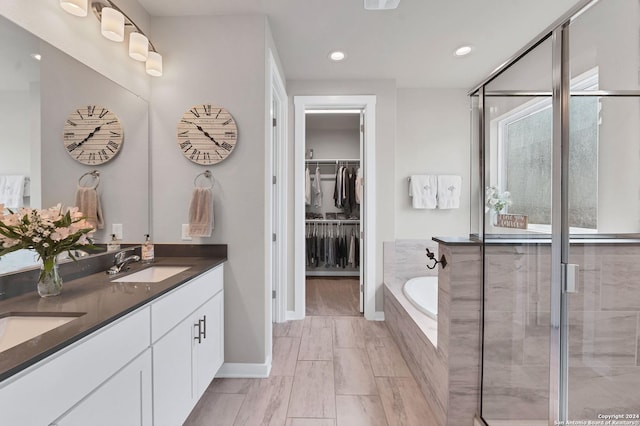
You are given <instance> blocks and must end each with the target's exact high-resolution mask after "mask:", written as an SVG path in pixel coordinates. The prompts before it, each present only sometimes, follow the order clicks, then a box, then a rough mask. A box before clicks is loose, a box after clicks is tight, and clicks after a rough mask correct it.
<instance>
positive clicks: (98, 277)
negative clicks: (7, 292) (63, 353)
mask: <svg viewBox="0 0 640 426" xmlns="http://www.w3.org/2000/svg"><path fill="white" fill-rule="evenodd" d="M225 251H226V250H225ZM166 254H168V255H171V254H172V253H166ZM225 260H227V258H226V256H214V257H156V259H155V263H154V264H153V265H164V266H174V265H175V266H189V269H187V270H185V271H183V272H180V273H178V274H176V275H174V276H172V277H170V278H167V279H166V280H164V281H161V282H157V283H126V282H119V283H112V282H111V280H113V279H117V278H121V277H123V276H126V275H128V274H131V273H135V272H137V271H139V270H141V269H144V268H147V267H149V266H152V265H143V264H141V263H137V264H132V265H131V266H132V267H131V269H130V270H129V271H127V272H124V273H121V274H118V275H107V274H106V273H105V272H104V271H101V272H97V273H94V274H91V275H87V276H85V277H81V278H77V279H73V280H70V281H65V282H64V285H63V289H62V294H61V295H59V296H55V297H49V298H41V297H40V296H38V294H37V293H36V292H35V291H34V292H30V293H27V294H24V295H21V296H17V297H12V298H10V299H7V300H3V301H0V315H2V314H6V313H31V312H34V313H37V314H42V313H53V314H54V315H60V314H61V313H70V314H75V313H80V314H82V315H81V316H79V317H78V318H77V319H74V320H72V321H69V322H68V323H66V324H64V325H62V326H60V327H58V328H55V329H53V330H50V331H48V332H46V333H44V334H41V335H40V336H37V337H34V338H33V339H31V340H27V341H26V342H23V343H21V344H19V345H17V346H14V347H12V348H10V349H7V350H6V351H3V352H2V353H1V354H0V381H2V380H5V379H7V378H9V377H11V376H12V375H14V374H16V373H18V372H19V371H22V370H24V369H25V368H27V367H29V366H31V365H33V364H35V363H36V362H38V361H40V360H42V359H44V358H46V357H48V356H50V355H51V354H53V353H55V352H57V351H59V350H61V349H62V348H64V347H66V346H68V345H70V344H72V343H74V342H76V341H78V340H80V339H81V338H83V337H85V336H87V335H89V334H90V333H93V332H94V331H96V330H98V329H100V328H101V327H104V326H105V325H107V324H109V323H111V322H113V321H115V320H116V319H118V318H120V317H122V316H124V315H126V314H127V313H129V312H132V311H134V310H135V309H137V308H139V307H141V306H143V305H145V304H147V303H149V302H150V301H152V300H154V299H156V298H157V297H159V296H161V295H163V294H165V293H167V292H168V291H170V290H172V289H174V288H176V287H178V286H180V285H181V284H184V283H185V282H187V281H189V280H191V279H192V278H194V277H196V276H198V275H200V274H202V273H203V272H206V271H208V270H209V269H212V268H214V267H216V266H218V265H220V264H221V263H223V262H224V261H225Z"/></svg>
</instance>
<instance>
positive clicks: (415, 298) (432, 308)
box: [402, 277, 438, 321]
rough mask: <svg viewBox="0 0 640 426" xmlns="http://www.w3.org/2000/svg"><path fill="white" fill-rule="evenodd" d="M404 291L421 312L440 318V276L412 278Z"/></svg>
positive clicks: (403, 288)
mask: <svg viewBox="0 0 640 426" xmlns="http://www.w3.org/2000/svg"><path fill="white" fill-rule="evenodd" d="M402 292H403V293H404V295H405V296H407V299H409V302H411V303H412V304H413V306H415V307H416V308H418V310H419V311H420V312H422V313H424V314H425V315H427V316H429V317H430V318H433V319H434V320H436V321H437V320H438V277H416V278H411V279H410V280H409V281H407V282H406V283H405V284H404V286H403V287H402Z"/></svg>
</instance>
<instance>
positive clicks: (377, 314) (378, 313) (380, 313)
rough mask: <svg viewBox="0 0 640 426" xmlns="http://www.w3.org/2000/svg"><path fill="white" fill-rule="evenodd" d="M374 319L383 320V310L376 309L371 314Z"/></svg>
mask: <svg viewBox="0 0 640 426" xmlns="http://www.w3.org/2000/svg"><path fill="white" fill-rule="evenodd" d="M373 320H374V321H384V311H376V312H375V313H374V314H373Z"/></svg>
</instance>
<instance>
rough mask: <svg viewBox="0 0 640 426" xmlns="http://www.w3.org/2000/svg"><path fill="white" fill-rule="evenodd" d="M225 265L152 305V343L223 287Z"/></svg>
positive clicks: (197, 278) (195, 279)
mask: <svg viewBox="0 0 640 426" xmlns="http://www.w3.org/2000/svg"><path fill="white" fill-rule="evenodd" d="M223 267H224V265H219V266H217V267H215V268H214V269H212V270H210V271H208V272H206V273H204V274H202V275H200V276H199V277H196V278H194V279H193V280H191V281H190V282H188V283H186V284H184V285H182V286H180V287H178V288H177V289H175V290H173V291H171V292H169V293H167V294H166V295H164V296H163V297H162V298H160V299H159V300H156V301H154V302H153V303H152V304H151V341H152V342H155V341H156V340H158V339H159V338H160V337H162V336H163V335H165V334H166V333H167V332H168V331H169V330H171V329H172V328H173V327H175V326H176V324H178V323H179V322H180V321H182V320H183V319H185V318H186V317H187V316H189V315H190V314H191V313H192V312H193V311H195V310H196V309H197V308H198V307H199V306H200V305H202V304H203V303H204V302H206V301H207V300H209V299H210V298H211V297H213V296H214V295H215V294H217V293H218V292H220V291H221V290H222V287H223V279H224V269H223Z"/></svg>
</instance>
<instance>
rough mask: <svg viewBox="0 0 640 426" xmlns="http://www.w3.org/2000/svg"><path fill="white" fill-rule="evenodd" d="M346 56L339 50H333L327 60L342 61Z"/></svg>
mask: <svg viewBox="0 0 640 426" xmlns="http://www.w3.org/2000/svg"><path fill="white" fill-rule="evenodd" d="M346 57H347V55H346V54H345V53H344V52H341V51H339V50H335V51H333V52H331V53H329V59H331V60H332V61H336V62H338V61H342V60H343V59H344V58H346Z"/></svg>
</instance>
